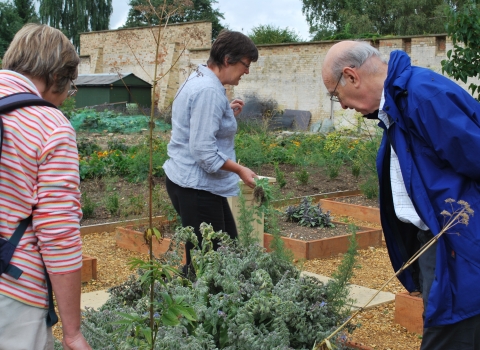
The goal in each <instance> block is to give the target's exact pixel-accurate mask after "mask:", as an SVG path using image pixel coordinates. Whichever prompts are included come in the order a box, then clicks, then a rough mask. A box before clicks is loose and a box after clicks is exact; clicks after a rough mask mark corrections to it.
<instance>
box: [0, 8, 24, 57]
mask: <svg viewBox="0 0 480 350" xmlns="http://www.w3.org/2000/svg"><path fill="white" fill-rule="evenodd" d="M22 26H23V21H22V18H21V17H20V16H19V15H18V12H17V9H16V8H15V6H14V5H13V4H11V3H9V2H0V57H3V55H4V54H5V51H7V49H8V45H10V42H11V41H12V39H13V37H14V36H15V33H16V32H18V31H19V30H20V28H22Z"/></svg>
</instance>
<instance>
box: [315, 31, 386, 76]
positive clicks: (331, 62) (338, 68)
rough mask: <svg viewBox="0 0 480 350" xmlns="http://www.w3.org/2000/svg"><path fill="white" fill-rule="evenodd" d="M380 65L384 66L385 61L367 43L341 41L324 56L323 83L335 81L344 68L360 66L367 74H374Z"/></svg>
mask: <svg viewBox="0 0 480 350" xmlns="http://www.w3.org/2000/svg"><path fill="white" fill-rule="evenodd" d="M370 58H374V59H373V60H372V59H370ZM382 63H383V64H386V61H385V60H384V59H383V58H382V56H381V54H380V52H379V51H378V50H377V49H375V48H374V47H373V46H371V45H370V44H369V43H368V42H366V41H350V40H346V41H341V42H339V43H337V44H335V45H333V46H332V47H331V48H330V50H328V52H327V55H326V56H325V60H324V61H323V66H322V76H323V81H324V82H325V83H329V82H330V81H332V80H335V79H337V78H336V77H338V76H339V75H340V73H341V72H342V70H343V68H344V67H356V68H360V67H361V66H362V67H363V68H364V70H366V71H368V73H370V74H375V73H376V72H377V71H378V68H379V65H381V64H382Z"/></svg>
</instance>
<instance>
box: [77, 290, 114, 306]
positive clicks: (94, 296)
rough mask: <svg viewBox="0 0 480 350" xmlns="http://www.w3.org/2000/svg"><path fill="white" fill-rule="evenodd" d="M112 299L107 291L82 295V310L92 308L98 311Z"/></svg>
mask: <svg viewBox="0 0 480 350" xmlns="http://www.w3.org/2000/svg"><path fill="white" fill-rule="evenodd" d="M109 297H110V294H109V293H108V292H107V291H106V290H97V291H95V292H90V293H82V295H81V299H80V308H81V309H82V310H85V308H86V307H91V308H93V309H95V310H98V308H99V307H100V306H102V305H103V304H105V302H106V301H107V300H108V298H109Z"/></svg>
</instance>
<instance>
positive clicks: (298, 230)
mask: <svg viewBox="0 0 480 350" xmlns="http://www.w3.org/2000/svg"><path fill="white" fill-rule="evenodd" d="M334 225H335V226H334V227H306V226H300V225H298V223H296V222H289V221H280V222H279V223H278V226H279V228H280V234H281V235H282V236H285V237H289V238H295V239H299V240H302V241H313V240H316V239H322V238H330V237H335V236H343V235H349V234H351V233H352V232H351V231H350V229H349V228H348V225H346V224H341V223H336V224H334Z"/></svg>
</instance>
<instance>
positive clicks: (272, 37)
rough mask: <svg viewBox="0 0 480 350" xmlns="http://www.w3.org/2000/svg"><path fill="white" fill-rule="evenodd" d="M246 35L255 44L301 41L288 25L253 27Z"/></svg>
mask: <svg viewBox="0 0 480 350" xmlns="http://www.w3.org/2000/svg"><path fill="white" fill-rule="evenodd" d="M248 36H249V37H250V39H252V41H253V42H254V43H255V44H257V45H258V44H280V43H296V42H299V41H302V39H301V38H300V37H299V36H298V34H297V33H296V32H295V31H294V30H291V29H289V28H288V27H287V28H284V29H282V28H280V27H275V26H273V25H270V24H267V25H259V26H257V27H253V28H252V31H251V32H250V33H249V34H248Z"/></svg>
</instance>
